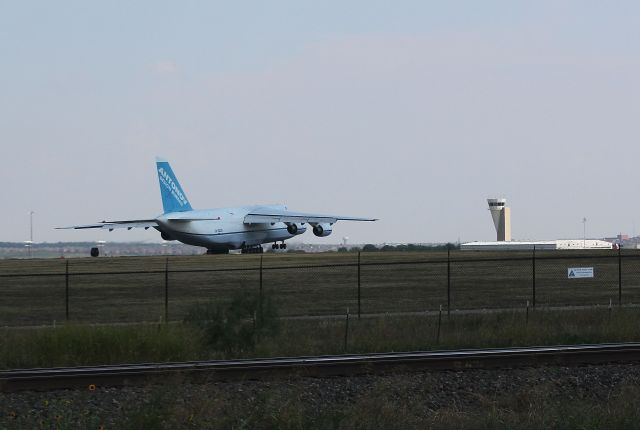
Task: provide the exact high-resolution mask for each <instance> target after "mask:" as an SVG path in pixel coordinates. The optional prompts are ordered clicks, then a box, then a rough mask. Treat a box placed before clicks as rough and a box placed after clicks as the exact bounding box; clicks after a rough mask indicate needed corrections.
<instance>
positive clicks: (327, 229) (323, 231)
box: [313, 223, 333, 237]
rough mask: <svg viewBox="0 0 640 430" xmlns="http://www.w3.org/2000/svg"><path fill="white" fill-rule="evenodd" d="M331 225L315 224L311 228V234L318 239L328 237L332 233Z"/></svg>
mask: <svg viewBox="0 0 640 430" xmlns="http://www.w3.org/2000/svg"><path fill="white" fill-rule="evenodd" d="M332 226H333V224H326V223H325V224H316V225H314V226H313V234H315V235H316V236H318V237H325V236H329V235H330V234H331V232H332V231H333V228H332Z"/></svg>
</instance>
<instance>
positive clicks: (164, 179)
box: [156, 157, 193, 213]
mask: <svg viewBox="0 0 640 430" xmlns="http://www.w3.org/2000/svg"><path fill="white" fill-rule="evenodd" d="M156 168H157V170H158V180H159V181H160V195H161V196H162V207H163V209H164V213H168V212H185V211H191V210H193V209H192V208H191V204H190V203H189V200H188V199H187V195H186V194H185V193H184V191H182V187H181V186H180V183H179V182H178V179H177V178H176V175H175V174H174V173H173V170H172V169H171V166H170V165H169V162H168V161H167V160H165V159H163V158H160V157H156Z"/></svg>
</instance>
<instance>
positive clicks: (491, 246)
mask: <svg viewBox="0 0 640 430" xmlns="http://www.w3.org/2000/svg"><path fill="white" fill-rule="evenodd" d="M534 248H535V249H536V250H540V251H543V250H563V249H612V248H613V244H612V243H611V242H607V241H604V240H595V239H587V240H581V239H567V240H540V241H531V242H526V241H525V242H518V241H508V242H507V241H504V242H468V243H463V244H461V245H460V249H461V250H463V251H533V249H534Z"/></svg>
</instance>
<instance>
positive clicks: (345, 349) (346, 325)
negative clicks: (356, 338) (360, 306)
mask: <svg viewBox="0 0 640 430" xmlns="http://www.w3.org/2000/svg"><path fill="white" fill-rule="evenodd" d="M348 342H349V308H347V323H346V324H345V327H344V352H347V345H348Z"/></svg>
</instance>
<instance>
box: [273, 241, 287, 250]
mask: <svg viewBox="0 0 640 430" xmlns="http://www.w3.org/2000/svg"><path fill="white" fill-rule="evenodd" d="M278 248H279V249H287V244H286V243H284V242H282V243H280V244H278V243H274V244H273V245H271V249H278Z"/></svg>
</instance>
